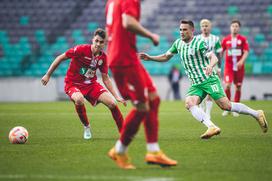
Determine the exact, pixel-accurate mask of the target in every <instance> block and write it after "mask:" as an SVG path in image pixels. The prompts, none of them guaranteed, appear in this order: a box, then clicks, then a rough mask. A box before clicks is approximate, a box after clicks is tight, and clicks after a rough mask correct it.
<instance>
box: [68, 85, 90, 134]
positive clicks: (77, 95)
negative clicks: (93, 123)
mask: <svg viewBox="0 0 272 181" xmlns="http://www.w3.org/2000/svg"><path fill="white" fill-rule="evenodd" d="M67 93H68V95H69V96H70V98H71V100H73V102H74V104H75V109H76V112H77V114H78V117H79V119H80V121H81V123H82V124H83V125H84V133H83V138H84V139H91V138H92V134H91V128H90V122H89V120H88V117H87V113H86V108H85V105H84V96H83V94H82V93H81V92H80V90H79V89H78V88H76V87H71V88H69V89H68V91H67Z"/></svg>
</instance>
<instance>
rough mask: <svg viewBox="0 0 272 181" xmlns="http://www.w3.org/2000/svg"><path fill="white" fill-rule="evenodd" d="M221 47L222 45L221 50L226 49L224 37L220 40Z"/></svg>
mask: <svg viewBox="0 0 272 181" xmlns="http://www.w3.org/2000/svg"><path fill="white" fill-rule="evenodd" d="M221 47H222V51H225V50H226V38H224V39H223V40H222V43H221Z"/></svg>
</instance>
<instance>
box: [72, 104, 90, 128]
mask: <svg viewBox="0 0 272 181" xmlns="http://www.w3.org/2000/svg"><path fill="white" fill-rule="evenodd" d="M75 108H76V112H77V114H78V116H79V119H80V121H81V122H82V124H83V125H84V126H89V124H90V123H89V120H88V117H87V114H86V108H85V106H84V104H82V105H76V104H75Z"/></svg>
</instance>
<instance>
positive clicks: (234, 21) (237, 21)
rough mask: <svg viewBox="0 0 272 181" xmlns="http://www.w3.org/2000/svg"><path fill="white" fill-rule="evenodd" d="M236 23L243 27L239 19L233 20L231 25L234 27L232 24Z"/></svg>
mask: <svg viewBox="0 0 272 181" xmlns="http://www.w3.org/2000/svg"><path fill="white" fill-rule="evenodd" d="M234 23H237V24H238V25H239V27H241V26H242V25H241V22H240V21H239V20H238V19H234V20H232V21H231V23H230V24H231V25H232V24H234Z"/></svg>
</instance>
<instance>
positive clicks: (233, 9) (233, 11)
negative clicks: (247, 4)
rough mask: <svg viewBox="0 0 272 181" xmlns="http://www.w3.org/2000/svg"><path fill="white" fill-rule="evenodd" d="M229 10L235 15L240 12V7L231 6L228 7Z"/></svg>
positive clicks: (230, 13)
mask: <svg viewBox="0 0 272 181" xmlns="http://www.w3.org/2000/svg"><path fill="white" fill-rule="evenodd" d="M227 12H228V14H229V15H230V16H235V15H237V13H238V7H237V6H229V7H228V9H227Z"/></svg>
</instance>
